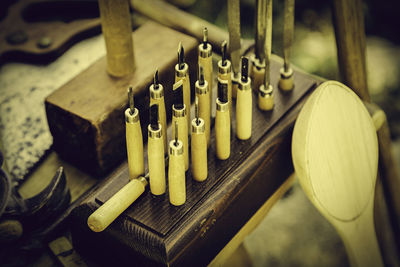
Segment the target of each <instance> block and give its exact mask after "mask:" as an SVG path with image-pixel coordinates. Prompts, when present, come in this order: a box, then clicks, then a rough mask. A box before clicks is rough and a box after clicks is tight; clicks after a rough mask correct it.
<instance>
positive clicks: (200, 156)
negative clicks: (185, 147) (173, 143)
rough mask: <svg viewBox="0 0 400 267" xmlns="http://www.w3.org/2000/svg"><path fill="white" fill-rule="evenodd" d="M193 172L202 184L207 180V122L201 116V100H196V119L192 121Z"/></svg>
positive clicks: (194, 176) (195, 178)
mask: <svg viewBox="0 0 400 267" xmlns="http://www.w3.org/2000/svg"><path fill="white" fill-rule="evenodd" d="M190 144H191V156H192V157H191V162H192V165H191V170H192V175H193V178H194V180H196V181H198V182H202V181H204V180H205V179H206V178H207V175H208V171H207V139H206V134H205V121H204V120H203V119H202V118H201V117H200V114H199V98H198V97H197V96H196V99H195V118H194V119H193V120H192V138H191V143H190Z"/></svg>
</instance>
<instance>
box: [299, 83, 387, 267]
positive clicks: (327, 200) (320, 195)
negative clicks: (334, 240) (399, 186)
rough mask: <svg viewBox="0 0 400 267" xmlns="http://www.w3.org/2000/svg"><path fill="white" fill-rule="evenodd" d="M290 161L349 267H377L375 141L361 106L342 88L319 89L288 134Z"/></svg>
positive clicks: (379, 262)
mask: <svg viewBox="0 0 400 267" xmlns="http://www.w3.org/2000/svg"><path fill="white" fill-rule="evenodd" d="M292 158H293V164H294V167H295V171H296V174H297V176H298V177H299V181H300V184H301V186H302V188H303V190H304V191H305V193H306V195H307V196H308V198H309V199H310V200H311V202H312V203H313V204H314V205H315V206H316V207H317V209H318V210H319V211H320V212H321V213H322V215H323V216H325V218H326V219H327V220H328V221H329V222H330V223H332V225H333V226H334V227H335V228H336V229H337V231H338V233H339V234H340V236H341V237H342V239H343V242H344V245H345V247H346V250H347V253H348V255H349V259H350V263H351V265H352V266H382V265H383V263H382V259H381V255H380V251H379V247H378V243H377V239H376V234H375V228H374V221H373V206H374V205H373V203H374V191H375V182H376V176H377V169H378V140H377V135H376V130H375V127H374V123H373V121H372V119H371V117H370V115H369V113H368V111H367V110H366V108H365V106H364V104H363V103H362V101H361V100H360V99H359V98H358V97H357V95H356V94H355V93H354V92H353V91H352V90H350V89H349V88H348V87H346V86H345V85H343V84H341V83H339V82H335V81H328V82H324V83H323V84H321V85H320V86H319V87H318V88H317V89H316V90H315V92H314V93H313V94H312V95H311V96H310V98H309V99H308V100H307V102H306V103H305V105H304V107H303V109H302V110H301V112H300V114H299V116H298V118H297V121H296V124H295V127H294V132H293V140H292Z"/></svg>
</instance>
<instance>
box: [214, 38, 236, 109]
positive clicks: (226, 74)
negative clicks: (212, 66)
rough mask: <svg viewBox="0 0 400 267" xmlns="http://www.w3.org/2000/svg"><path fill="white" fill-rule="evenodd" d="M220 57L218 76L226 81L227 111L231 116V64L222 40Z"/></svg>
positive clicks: (225, 43) (225, 45)
mask: <svg viewBox="0 0 400 267" xmlns="http://www.w3.org/2000/svg"><path fill="white" fill-rule="evenodd" d="M221 55H222V58H221V60H220V61H218V78H219V79H221V80H225V81H227V82H228V102H229V113H230V115H231V116H232V114H233V113H232V64H231V61H230V60H229V59H227V42H226V41H223V42H222V44H221Z"/></svg>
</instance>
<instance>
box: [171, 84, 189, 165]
mask: <svg viewBox="0 0 400 267" xmlns="http://www.w3.org/2000/svg"><path fill="white" fill-rule="evenodd" d="M173 98H174V100H173V101H174V104H173V105H172V125H175V122H176V123H177V125H178V127H173V128H172V135H173V136H175V135H176V133H175V130H177V129H179V132H178V135H177V138H178V139H179V140H180V141H181V142H182V144H183V158H184V163H185V164H184V167H185V171H187V170H188V169H189V138H188V124H187V116H188V112H187V107H186V105H185V104H184V102H183V81H182V80H179V81H178V82H176V83H175V84H174V86H173ZM170 147H171V142H170ZM170 150H171V149H170Z"/></svg>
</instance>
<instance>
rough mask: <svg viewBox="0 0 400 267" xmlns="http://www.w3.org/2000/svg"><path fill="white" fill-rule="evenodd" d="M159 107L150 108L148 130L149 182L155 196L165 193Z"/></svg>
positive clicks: (152, 106)
mask: <svg viewBox="0 0 400 267" xmlns="http://www.w3.org/2000/svg"><path fill="white" fill-rule="evenodd" d="M158 117H159V115H158V105H157V104H153V105H151V106H150V118H149V125H148V127H147V130H148V139H147V140H148V141H147V142H148V149H147V155H148V157H147V158H148V160H149V176H150V178H149V181H150V190H151V193H153V194H154V195H162V194H164V193H165V187H166V185H165V159H164V142H163V135H162V134H163V131H162V125H161V123H159V121H158Z"/></svg>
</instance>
